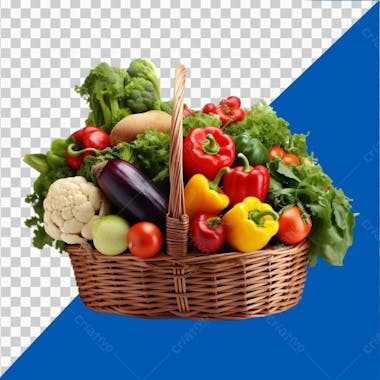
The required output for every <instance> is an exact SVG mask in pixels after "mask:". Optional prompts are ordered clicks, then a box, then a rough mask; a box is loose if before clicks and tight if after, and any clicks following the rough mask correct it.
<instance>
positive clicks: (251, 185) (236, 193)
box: [223, 153, 270, 206]
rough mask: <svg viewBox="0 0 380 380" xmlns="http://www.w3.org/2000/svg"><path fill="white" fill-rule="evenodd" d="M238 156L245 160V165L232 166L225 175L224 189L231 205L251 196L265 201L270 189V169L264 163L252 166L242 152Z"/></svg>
mask: <svg viewBox="0 0 380 380" xmlns="http://www.w3.org/2000/svg"><path fill="white" fill-rule="evenodd" d="M238 157H239V158H241V159H242V160H243V162H244V166H237V167H235V168H232V169H231V170H230V172H229V173H227V174H225V175H224V176H223V191H224V193H225V194H226V195H227V196H228V197H229V198H230V206H233V205H235V204H236V203H239V202H242V201H243V200H244V198H246V197H249V196H254V197H256V198H258V199H259V200H260V202H264V200H265V198H266V196H267V194H268V190H269V181H270V174H269V171H268V169H267V168H266V167H265V166H263V165H257V166H255V167H253V166H250V165H249V162H248V159H247V157H245V156H244V154H242V153H239V154H238Z"/></svg>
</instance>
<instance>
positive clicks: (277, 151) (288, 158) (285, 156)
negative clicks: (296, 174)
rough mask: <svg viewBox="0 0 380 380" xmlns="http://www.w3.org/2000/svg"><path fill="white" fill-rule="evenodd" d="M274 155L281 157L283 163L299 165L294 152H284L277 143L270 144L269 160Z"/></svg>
mask: <svg viewBox="0 0 380 380" xmlns="http://www.w3.org/2000/svg"><path fill="white" fill-rule="evenodd" d="M275 157H280V158H282V161H283V162H284V164H285V165H290V164H292V163H293V164H295V165H300V160H299V158H298V157H297V156H296V155H295V154H292V153H286V152H285V151H284V149H282V148H281V147H279V146H277V145H275V146H272V148H270V149H269V160H273V158H275Z"/></svg>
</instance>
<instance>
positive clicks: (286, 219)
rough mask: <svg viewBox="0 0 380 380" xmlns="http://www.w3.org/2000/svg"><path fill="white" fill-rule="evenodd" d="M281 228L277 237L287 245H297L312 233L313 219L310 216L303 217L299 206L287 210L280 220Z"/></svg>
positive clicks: (304, 215)
mask: <svg viewBox="0 0 380 380" xmlns="http://www.w3.org/2000/svg"><path fill="white" fill-rule="evenodd" d="M278 222H279V224H280V228H279V230H278V232H277V235H276V237H277V238H278V239H279V240H281V241H282V242H284V243H285V244H297V243H299V242H300V241H302V240H303V239H305V238H306V237H307V236H308V235H309V233H310V231H311V226H312V224H311V218H310V216H309V215H308V214H306V213H304V214H303V215H302V213H301V210H300V209H299V207H297V206H292V207H290V208H288V209H287V210H285V211H284V212H283V213H282V214H281V216H280V219H279V220H278Z"/></svg>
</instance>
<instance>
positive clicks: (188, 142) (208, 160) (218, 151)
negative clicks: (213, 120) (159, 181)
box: [183, 127, 235, 179]
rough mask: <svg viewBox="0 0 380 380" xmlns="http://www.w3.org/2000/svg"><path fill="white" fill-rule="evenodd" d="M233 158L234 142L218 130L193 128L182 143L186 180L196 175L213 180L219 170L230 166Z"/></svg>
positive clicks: (213, 128)
mask: <svg viewBox="0 0 380 380" xmlns="http://www.w3.org/2000/svg"><path fill="white" fill-rule="evenodd" d="M234 158H235V142H234V140H233V139H232V137H231V136H229V135H227V134H225V133H223V131H222V130H221V129H219V128H215V127H205V128H195V129H193V130H192V131H190V133H189V134H188V135H187V136H186V138H185V140H184V142H183V168H184V173H185V177H186V179H189V178H191V177H192V176H193V175H194V174H198V173H199V174H203V175H204V176H205V177H207V178H208V179H213V178H215V176H216V175H217V174H218V172H219V170H220V169H221V168H223V167H225V166H228V167H229V166H231V165H232V163H233V162H234Z"/></svg>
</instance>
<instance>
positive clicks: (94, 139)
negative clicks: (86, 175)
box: [66, 126, 110, 170]
mask: <svg viewBox="0 0 380 380" xmlns="http://www.w3.org/2000/svg"><path fill="white" fill-rule="evenodd" d="M71 138H72V140H73V141H74V142H73V143H72V144H70V145H69V146H68V147H67V150H66V159H67V163H68V164H69V166H70V167H71V168H73V169H75V170H78V169H79V168H80V166H81V165H82V162H83V160H84V158H85V157H86V156H88V155H94V154H96V153H97V151H99V150H103V149H105V148H107V147H109V146H110V137H109V135H108V134H107V133H106V132H105V131H103V129H101V128H98V127H94V126H87V127H84V128H82V129H80V130H79V131H76V132H75V133H73V134H72V135H71ZM74 148H75V149H74Z"/></svg>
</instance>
